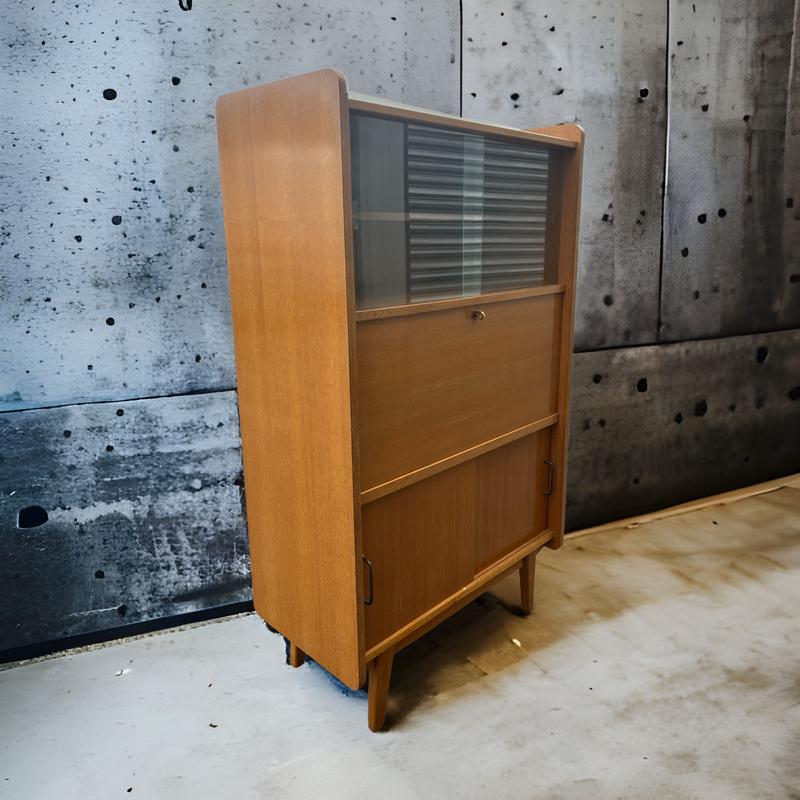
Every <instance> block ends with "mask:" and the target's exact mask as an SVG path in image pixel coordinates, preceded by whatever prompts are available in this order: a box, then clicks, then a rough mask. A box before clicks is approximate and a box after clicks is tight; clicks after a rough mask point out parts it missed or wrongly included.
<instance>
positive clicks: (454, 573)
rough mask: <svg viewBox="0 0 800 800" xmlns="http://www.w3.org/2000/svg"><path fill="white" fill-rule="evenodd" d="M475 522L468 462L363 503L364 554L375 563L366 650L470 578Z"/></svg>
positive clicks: (366, 619)
mask: <svg viewBox="0 0 800 800" xmlns="http://www.w3.org/2000/svg"><path fill="white" fill-rule="evenodd" d="M474 525H475V469H474V465H473V462H472V461H467V462H466V463H464V464H459V465H458V466H456V467H453V468H452V469H448V470H445V471H444V472H440V473H438V474H437V475H433V476H431V477H430V478H427V479H425V480H423V481H419V482H418V483H414V484H412V485H411V486H407V487H406V488H405V489H400V490H398V491H396V492H392V494H388V495H386V496H385V497H381V498H379V499H378V500H373V501H372V502H371V503H367V504H366V505H364V506H362V508H361V532H362V541H363V548H364V554H365V555H366V557H367V558H368V559H369V560H370V562H371V564H372V570H373V602H372V604H371V605H369V606H367V607H366V608H365V609H364V625H365V631H364V633H365V644H366V649H367V650H369V649H370V648H371V647H374V646H375V645H376V644H379V643H380V642H382V641H383V640H384V639H385V638H386V637H387V636H391V635H392V634H393V633H396V632H397V631H399V630H400V629H401V628H402V627H404V626H405V625H407V624H408V623H409V622H413V621H414V620H415V619H416V618H417V617H419V616H421V615H422V614H424V613H425V612H426V611H428V610H429V609H431V608H433V607H434V606H436V605H438V604H439V603H440V602H441V601H442V600H445V599H446V598H448V597H449V596H450V595H451V594H454V593H455V592H457V591H458V590H459V589H460V588H461V587H462V586H466V585H467V584H468V583H469V582H470V581H471V580H472V578H473V574H474V571H473V547H472V530H473V528H474ZM368 581H369V577H368V576H366V575H365V581H364V585H365V586H369V583H368Z"/></svg>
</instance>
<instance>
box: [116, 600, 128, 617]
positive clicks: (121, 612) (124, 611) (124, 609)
mask: <svg viewBox="0 0 800 800" xmlns="http://www.w3.org/2000/svg"><path fill="white" fill-rule="evenodd" d="M127 613H128V606H126V605H125V603H123V604H122V605H121V606H119V607H118V608H117V614H119V615H120V616H121V617H124V616H125V615H126V614H127Z"/></svg>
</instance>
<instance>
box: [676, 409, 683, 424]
mask: <svg viewBox="0 0 800 800" xmlns="http://www.w3.org/2000/svg"><path fill="white" fill-rule="evenodd" d="M675 422H677V423H678V425H680V424H681V422H683V414H681V412H680V411H679V412H678V413H677V414H676V415H675Z"/></svg>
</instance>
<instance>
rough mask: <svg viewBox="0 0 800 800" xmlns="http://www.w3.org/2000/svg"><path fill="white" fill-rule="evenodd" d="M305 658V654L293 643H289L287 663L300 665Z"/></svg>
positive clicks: (294, 665)
mask: <svg viewBox="0 0 800 800" xmlns="http://www.w3.org/2000/svg"><path fill="white" fill-rule="evenodd" d="M305 660H306V654H305V653H304V652H303V651H302V650H301V649H300V648H299V647H298V646H297V645H296V644H295V643H294V642H290V643H289V663H290V664H291V665H292V666H293V667H302V666H303V664H304V663H305Z"/></svg>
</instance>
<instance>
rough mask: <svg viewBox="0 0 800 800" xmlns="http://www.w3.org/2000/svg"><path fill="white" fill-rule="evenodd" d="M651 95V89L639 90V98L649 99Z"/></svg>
mask: <svg viewBox="0 0 800 800" xmlns="http://www.w3.org/2000/svg"><path fill="white" fill-rule="evenodd" d="M649 94H650V90H649V89H639V97H647V95H649Z"/></svg>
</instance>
